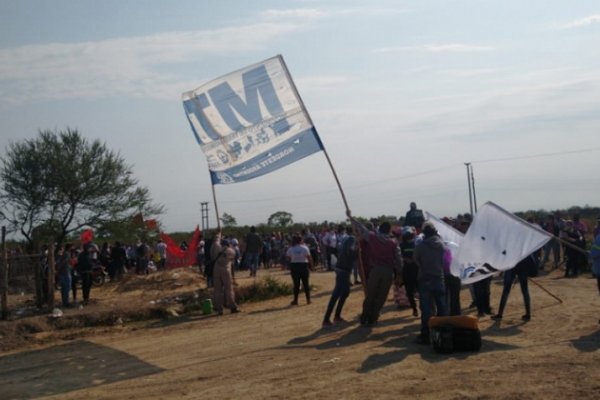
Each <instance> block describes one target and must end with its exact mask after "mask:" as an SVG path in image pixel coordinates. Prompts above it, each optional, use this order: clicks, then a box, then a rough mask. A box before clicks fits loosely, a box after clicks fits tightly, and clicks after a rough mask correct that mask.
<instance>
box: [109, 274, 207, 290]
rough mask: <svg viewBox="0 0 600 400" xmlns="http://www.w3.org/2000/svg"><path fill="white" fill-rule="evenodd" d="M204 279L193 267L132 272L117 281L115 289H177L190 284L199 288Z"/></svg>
mask: <svg viewBox="0 0 600 400" xmlns="http://www.w3.org/2000/svg"><path fill="white" fill-rule="evenodd" d="M204 281H205V279H204V277H203V276H201V275H200V274H199V273H198V271H195V270H194V269H192V268H186V269H176V270H170V271H160V272H155V273H153V274H150V275H134V274H130V275H126V276H125V277H123V278H122V279H121V280H120V281H118V282H117V283H116V287H115V291H117V292H120V293H122V292H131V291H135V290H177V289H180V288H183V287H188V286H195V287H198V288H199V287H200V286H201V285H202V284H203V282H204Z"/></svg>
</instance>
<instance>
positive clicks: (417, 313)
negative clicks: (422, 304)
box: [413, 308, 419, 317]
mask: <svg viewBox="0 0 600 400" xmlns="http://www.w3.org/2000/svg"><path fill="white" fill-rule="evenodd" d="M418 316H419V312H418V311H417V309H416V308H415V309H414V310H413V317H418Z"/></svg>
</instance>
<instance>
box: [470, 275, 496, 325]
mask: <svg viewBox="0 0 600 400" xmlns="http://www.w3.org/2000/svg"><path fill="white" fill-rule="evenodd" d="M491 284H492V277H491V276H490V277H489V278H485V279H482V280H480V281H477V282H475V283H474V284H473V288H474V289H475V304H476V305H477V316H479V317H483V316H484V315H486V314H487V315H491V314H492V307H491V306H490V286H491Z"/></svg>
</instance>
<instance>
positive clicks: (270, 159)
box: [182, 55, 323, 185]
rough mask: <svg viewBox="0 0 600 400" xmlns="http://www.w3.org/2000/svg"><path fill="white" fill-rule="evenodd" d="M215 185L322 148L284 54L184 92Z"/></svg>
mask: <svg viewBox="0 0 600 400" xmlns="http://www.w3.org/2000/svg"><path fill="white" fill-rule="evenodd" d="M182 100H183V108H184V110H185V113H186V116H187V118H188V121H189V123H190V126H191V128H192V131H193V134H194V136H195V138H196V141H197V142H198V144H199V145H200V147H201V149H202V151H203V152H204V154H205V156H206V160H207V162H208V169H209V171H210V175H211V180H212V183H213V185H214V184H228V183H235V182H242V181H245V180H248V179H252V178H256V177H258V176H261V175H264V174H267V173H269V172H272V171H275V170H277V169H279V168H281V167H284V166H286V165H288V164H290V163H293V162H295V161H298V160H300V159H302V158H304V157H306V156H308V155H310V154H312V153H315V152H317V151H320V150H323V145H322V143H321V140H320V138H319V135H318V134H317V131H316V129H315V127H314V126H313V124H312V122H311V120H310V117H309V115H308V112H307V111H306V109H305V107H304V105H303V104H302V101H301V99H300V96H299V95H298V93H297V91H296V88H295V86H294V83H293V81H292V79H291V76H290V74H289V72H288V70H287V68H286V66H285V63H284V61H283V57H281V56H280V55H278V56H276V57H273V58H270V59H267V60H265V61H262V62H259V63H257V64H254V65H251V66H248V67H246V68H242V69H240V70H238V71H235V72H232V73H230V74H227V75H225V76H222V77H220V78H217V79H215V80H213V81H211V82H208V83H206V84H204V85H202V86H200V87H199V88H197V89H195V90H191V91H188V92H185V93H183V95H182Z"/></svg>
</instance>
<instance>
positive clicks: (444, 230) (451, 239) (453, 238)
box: [425, 211, 465, 276]
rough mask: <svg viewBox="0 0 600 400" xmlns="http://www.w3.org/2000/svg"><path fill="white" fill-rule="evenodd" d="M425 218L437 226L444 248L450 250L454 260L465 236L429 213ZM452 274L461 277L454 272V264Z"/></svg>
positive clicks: (426, 213)
mask: <svg viewBox="0 0 600 400" xmlns="http://www.w3.org/2000/svg"><path fill="white" fill-rule="evenodd" d="M425 217H426V218H427V221H429V222H431V223H432V224H433V226H435V229H436V230H437V232H438V234H439V235H440V238H441V239H442V240H443V241H444V246H446V247H447V248H448V250H450V253H451V254H452V259H453V260H454V259H455V258H456V256H457V254H458V249H459V248H460V244H461V243H462V240H463V237H464V236H465V234H464V233H462V232H460V231H458V230H456V229H455V228H454V227H453V226H450V225H448V224H447V223H445V222H444V221H442V220H441V219H439V218H438V217H436V216H435V215H433V214H430V213H429V212H427V211H425ZM450 273H451V274H452V275H455V276H459V275H458V272H457V271H455V272H453V271H452V264H451V265H450Z"/></svg>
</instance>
